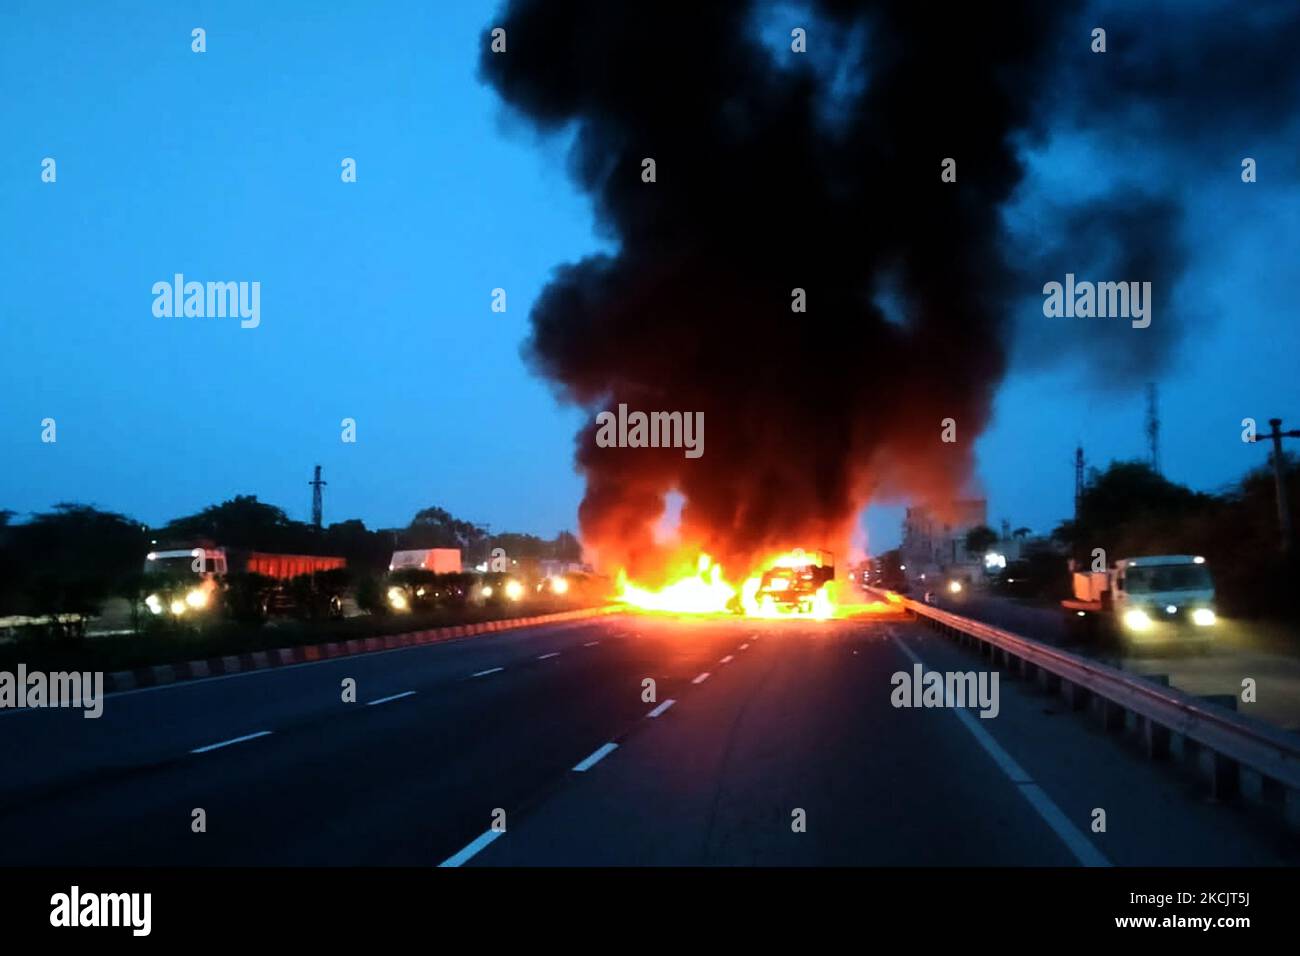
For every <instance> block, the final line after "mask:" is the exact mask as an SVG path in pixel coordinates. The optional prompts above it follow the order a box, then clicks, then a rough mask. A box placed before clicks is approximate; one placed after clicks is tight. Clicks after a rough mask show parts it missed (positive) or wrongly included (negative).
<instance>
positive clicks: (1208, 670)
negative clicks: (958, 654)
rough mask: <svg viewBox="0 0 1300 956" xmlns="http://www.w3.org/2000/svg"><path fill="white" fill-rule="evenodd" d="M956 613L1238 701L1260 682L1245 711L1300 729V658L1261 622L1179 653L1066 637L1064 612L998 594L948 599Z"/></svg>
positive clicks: (1237, 624) (1225, 624)
mask: <svg viewBox="0 0 1300 956" xmlns="http://www.w3.org/2000/svg"><path fill="white" fill-rule="evenodd" d="M938 606H940V607H943V608H945V609H947V610H950V611H952V612H953V613H955V614H962V615H965V616H966V617H971V618H975V619H976V620H980V621H984V622H986V623H988V624H992V625H994V626H995V627H1003V628H1006V629H1007V630H1009V631H1012V632H1014V633H1016V634H1020V635H1023V636H1025V637H1030V638H1033V639H1034V640H1037V641H1043V642H1044V643H1047V644H1052V645H1054V646H1057V647H1064V648H1066V649H1067V650H1070V651H1072V652H1074V653H1076V654H1083V655H1086V656H1089V657H1094V658H1096V659H1098V660H1102V661H1105V662H1106V663H1108V664H1111V665H1112V666H1114V667H1118V668H1119V669H1121V670H1126V671H1130V672H1131V673H1134V674H1143V675H1152V674H1161V675H1164V676H1166V677H1168V678H1169V683H1170V684H1171V685H1172V686H1174V687H1177V688H1179V689H1180V690H1185V691H1187V692H1188V693H1189V694H1197V695H1200V696H1216V695H1219V696H1227V697H1236V696H1238V695H1239V694H1240V693H1241V682H1242V679H1243V678H1246V677H1249V678H1251V679H1252V680H1254V681H1255V682H1256V685H1257V694H1256V700H1255V701H1253V702H1251V703H1249V704H1247V703H1242V702H1238V704H1237V709H1238V711H1239V712H1241V713H1243V714H1247V715H1249V716H1251V717H1254V718H1256V719H1257V720H1262V721H1265V722H1266V723H1270V724H1273V725H1274V726H1277V727H1281V728H1282V729H1283V730H1289V731H1292V732H1297V731H1300V657H1297V656H1296V655H1295V652H1294V650H1290V649H1287V650H1283V648H1282V647H1280V646H1278V645H1279V643H1280V642H1278V641H1277V640H1273V641H1272V642H1270V641H1268V640H1266V639H1265V638H1264V637H1263V636H1262V635H1261V634H1260V633H1259V631H1260V625H1257V624H1252V623H1251V622H1244V621H1234V620H1231V619H1226V618H1220V620H1219V624H1218V626H1217V627H1216V628H1215V632H1216V633H1215V643H1214V646H1212V647H1211V648H1209V649H1208V650H1207V651H1205V652H1203V653H1190V652H1185V651H1180V650H1177V649H1173V650H1170V651H1165V652H1162V651H1160V650H1158V649H1138V648H1134V649H1123V648H1116V647H1113V646H1105V645H1102V646H1098V645H1095V644H1086V643H1078V642H1074V643H1071V642H1070V641H1068V640H1067V639H1066V633H1065V626H1064V624H1065V621H1064V617H1063V616H1062V614H1061V611H1060V610H1059V609H1058V608H1055V607H1052V606H1050V605H1044V604H1039V603H1031V602H1025V601H1016V600H1011V599H1008V598H1005V597H1001V596H997V595H991V594H963V595H961V596H960V597H958V598H952V597H949V596H946V595H945V596H944V597H943V598H942V599H941V600H940V601H939V605H938Z"/></svg>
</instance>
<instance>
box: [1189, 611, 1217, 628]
mask: <svg viewBox="0 0 1300 956" xmlns="http://www.w3.org/2000/svg"><path fill="white" fill-rule="evenodd" d="M1218 619H1219V618H1218V615H1216V614H1215V613H1214V612H1213V611H1211V610H1210V609H1209V608H1208V607H1198V608H1197V609H1196V610H1195V611H1193V612H1192V623H1193V624H1196V625H1198V626H1200V627H1209V626H1211V625H1212V624H1214V622H1215V621H1217V620H1218Z"/></svg>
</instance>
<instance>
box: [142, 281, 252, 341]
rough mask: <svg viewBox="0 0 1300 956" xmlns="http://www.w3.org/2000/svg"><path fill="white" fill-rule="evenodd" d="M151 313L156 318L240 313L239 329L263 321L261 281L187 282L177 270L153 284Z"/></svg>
mask: <svg viewBox="0 0 1300 956" xmlns="http://www.w3.org/2000/svg"><path fill="white" fill-rule="evenodd" d="M152 291H153V295H154V300H153V314H154V316H155V317H156V318H159V319H170V318H182V317H184V318H187V319H188V318H194V319H204V318H207V319H224V318H226V317H227V316H229V317H230V318H235V317H239V318H240V319H241V320H242V321H241V322H240V323H239V327H240V328H242V329H255V328H257V327H258V326H259V325H260V324H261V323H262V283H260V282H208V283H203V282H186V281H185V276H184V274H182V273H180V272H178V273H176V275H175V276H173V278H172V281H171V282H167V281H161V282H155V283H154V284H153V290H152Z"/></svg>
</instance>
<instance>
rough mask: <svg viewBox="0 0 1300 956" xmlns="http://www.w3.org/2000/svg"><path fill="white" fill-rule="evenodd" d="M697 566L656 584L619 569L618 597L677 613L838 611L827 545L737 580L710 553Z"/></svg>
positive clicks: (825, 614)
mask: <svg viewBox="0 0 1300 956" xmlns="http://www.w3.org/2000/svg"><path fill="white" fill-rule="evenodd" d="M694 568H695V569H694V571H693V572H689V571H688V572H686V573H678V574H673V575H670V576H669V577H670V580H669V582H668V583H667V584H665V585H663V586H662V587H658V588H650V587H645V586H643V585H638V584H634V583H633V582H631V581H630V580H629V579H628V576H627V572H626V571H621V572H620V573H619V575H618V599H619V600H620V601H622V602H623V603H625V604H627V605H629V606H631V607H634V608H637V609H639V610H643V611H662V612H668V613H676V614H725V615H733V614H744V615H747V616H749V617H767V618H775V617H812V618H817V619H821V620H824V619H826V618H829V617H832V616H834V614H835V612H836V602H835V596H834V590H835V564H834V560H833V556H832V555H831V553H830V552H829V551H811V552H806V551H804V550H802V549H799V548H796V549H795V550H793V551H788V552H785V553H782V554H778V555H776V556H774V557H772V558H770V559H769V560H767V561H765V562H763V563H762V564H761V565H760V566H759V567H758V568H757V569H755V570H754V571H753V572H751V573H750V574H749V575H748V576H747V577H746V578H745V580H744V582H743V583H742V584H740V585H739V586H737V585H733V584H731V583H729V582H728V581H727V579H726V576H725V573H724V571H723V567H722V565H721V564H719V563H717V562H716V561H714V560H713V558H712V557H710V556H709V555H707V554H701V555H699V556H698V558H697V559H696V561H695V565H694Z"/></svg>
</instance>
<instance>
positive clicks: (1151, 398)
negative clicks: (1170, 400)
mask: <svg viewBox="0 0 1300 956" xmlns="http://www.w3.org/2000/svg"><path fill="white" fill-rule="evenodd" d="M1158 403H1159V392H1158V391H1157V389H1156V383H1155V382H1148V383H1147V451H1148V454H1149V455H1150V457H1151V470H1152V471H1154V472H1155V473H1156V474H1157V475H1158V474H1160V408H1159V404H1158Z"/></svg>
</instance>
